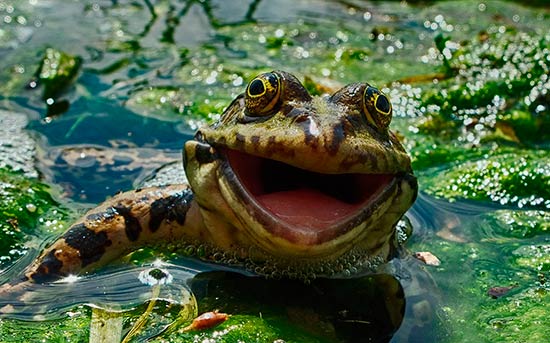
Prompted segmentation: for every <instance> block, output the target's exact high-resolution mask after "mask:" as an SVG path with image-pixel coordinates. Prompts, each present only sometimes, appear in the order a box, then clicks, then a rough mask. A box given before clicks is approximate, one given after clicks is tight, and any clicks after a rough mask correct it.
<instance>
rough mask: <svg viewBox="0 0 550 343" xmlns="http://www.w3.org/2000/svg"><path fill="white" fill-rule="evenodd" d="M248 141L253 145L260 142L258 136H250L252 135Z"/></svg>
mask: <svg viewBox="0 0 550 343" xmlns="http://www.w3.org/2000/svg"><path fill="white" fill-rule="evenodd" d="M250 142H251V143H252V144H253V145H254V146H258V144H259V143H260V136H252V137H250Z"/></svg>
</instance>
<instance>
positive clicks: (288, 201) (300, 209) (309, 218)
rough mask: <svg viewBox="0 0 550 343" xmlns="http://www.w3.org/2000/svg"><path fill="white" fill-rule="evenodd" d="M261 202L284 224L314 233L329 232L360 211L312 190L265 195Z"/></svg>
mask: <svg viewBox="0 0 550 343" xmlns="http://www.w3.org/2000/svg"><path fill="white" fill-rule="evenodd" d="M258 201H259V202H260V203H261V204H262V206H263V207H264V208H266V209H267V210H268V211H270V212H271V213H272V214H273V215H275V216H277V217H279V218H280V219H282V220H283V221H285V222H287V223H289V224H291V225H293V226H296V227H300V228H307V229H311V230H322V229H326V228H328V227H330V226H331V225H332V224H334V223H337V222H339V221H340V220H341V218H343V217H346V216H347V215H349V214H351V213H352V212H354V211H355V210H357V208H358V207H360V205H357V204H356V205H353V204H347V203H345V202H343V201H340V200H338V199H335V198H333V197H330V196H328V195H325V194H323V193H321V192H319V191H317V190H314V189H311V188H303V189H295V190H290V191H281V192H275V193H269V194H263V195H260V196H258Z"/></svg>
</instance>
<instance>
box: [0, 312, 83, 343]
mask: <svg viewBox="0 0 550 343" xmlns="http://www.w3.org/2000/svg"><path fill="white" fill-rule="evenodd" d="M90 312H91V311H90V309H89V308H86V307H84V306H80V307H78V308H76V309H75V310H74V311H72V312H70V313H69V316H68V317H67V318H66V319H63V320H48V321H35V322H23V321H17V320H13V319H5V318H1V319H0V337H2V340H3V341H4V342H5V339H6V337H9V340H8V341H9V342H13V343H25V342H59V343H62V342H88V338H89V335H90V333H89V332H90V329H89V328H90Z"/></svg>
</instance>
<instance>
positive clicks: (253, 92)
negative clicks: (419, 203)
mask: <svg viewBox="0 0 550 343" xmlns="http://www.w3.org/2000/svg"><path fill="white" fill-rule="evenodd" d="M391 117H392V106H391V103H390V101H389V99H388V98H387V97H386V96H385V95H384V94H383V93H381V92H380V91H379V90H378V89H376V88H375V87H373V86H371V85H369V84H368V83H354V84H350V85H347V86H345V87H344V88H342V89H341V90H339V91H337V92H336V93H334V94H333V95H332V96H330V97H318V96H311V95H310V94H309V93H308V92H307V90H306V89H305V88H304V86H302V84H301V83H300V82H299V81H298V80H297V79H296V78H295V77H294V76H293V75H291V74H288V73H285V72H282V71H274V72H270V73H264V74H261V75H259V76H257V77H256V78H254V79H253V80H252V81H251V82H250V83H249V84H248V86H247V88H246V91H245V93H244V94H241V95H239V96H238V97H237V98H236V99H235V100H234V101H233V102H232V103H231V104H230V105H229V107H228V108H227V109H226V110H225V112H224V113H223V114H222V115H221V118H220V119H219V121H217V122H216V123H214V124H213V125H211V126H208V127H204V128H201V129H200V130H199V131H198V132H197V134H196V135H195V138H194V140H191V141H188V142H187V143H186V144H185V149H184V150H185V151H184V155H185V158H184V161H185V162H184V163H185V169H186V172H187V176H188V178H189V182H190V184H191V185H192V187H193V189H194V191H195V194H196V199H197V201H198V203H199V205H200V206H201V210H202V213H203V216H204V217H205V223H206V224H207V226H208V229H209V231H210V232H211V234H212V236H216V237H217V238H214V239H215V240H217V242H216V244H218V245H222V246H224V248H226V249H227V248H231V247H232V246H236V245H238V246H241V247H242V246H245V247H246V246H257V247H261V248H262V249H263V250H264V251H266V252H267V253H269V254H270V255H272V256H275V257H281V258H291V259H306V260H307V259H317V260H319V259H331V258H337V257H339V256H341V255H342V254H344V253H345V252H346V251H349V250H351V249H355V250H360V251H362V252H364V253H365V254H368V255H370V256H381V257H382V258H384V259H386V258H387V257H388V254H389V252H390V249H391V242H392V239H393V236H394V233H395V229H394V227H395V224H396V222H397V221H398V220H399V219H400V217H401V216H402V215H403V213H404V212H405V211H406V210H407V209H408V208H409V207H410V206H411V204H412V203H413V201H414V199H415V197H416V193H417V183H416V178H415V177H414V176H413V174H412V170H411V163H410V159H409V157H408V155H407V153H406V152H405V150H404V149H403V147H402V146H401V144H400V143H399V141H398V139H397V138H396V136H395V135H394V134H393V133H392V132H390V131H389V129H388V126H389V124H390V121H391Z"/></svg>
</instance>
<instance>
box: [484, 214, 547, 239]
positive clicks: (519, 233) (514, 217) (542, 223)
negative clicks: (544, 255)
mask: <svg viewBox="0 0 550 343" xmlns="http://www.w3.org/2000/svg"><path fill="white" fill-rule="evenodd" d="M492 217H493V218H494V219H495V220H496V221H497V222H496V223H494V225H492V227H493V232H494V233H496V234H497V235H500V236H504V237H516V238H530V237H535V236H538V235H542V234H549V233H550V212H547V211H533V210H531V211H518V210H499V211H495V212H493V213H492Z"/></svg>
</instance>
